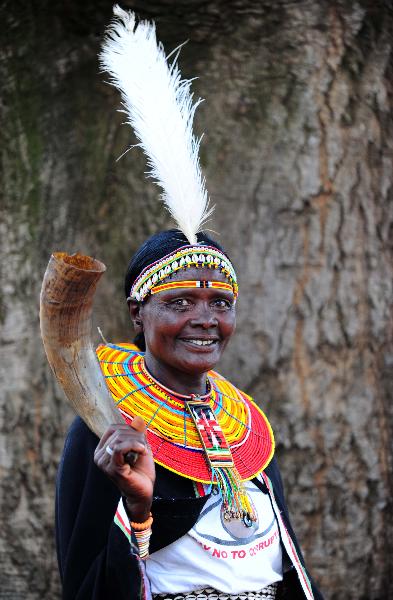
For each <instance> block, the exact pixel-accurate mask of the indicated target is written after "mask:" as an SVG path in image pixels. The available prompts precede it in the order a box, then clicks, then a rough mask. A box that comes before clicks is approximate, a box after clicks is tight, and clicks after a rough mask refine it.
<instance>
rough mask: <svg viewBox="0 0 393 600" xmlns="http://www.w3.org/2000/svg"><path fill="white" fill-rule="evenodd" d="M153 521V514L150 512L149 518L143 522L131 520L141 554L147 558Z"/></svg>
mask: <svg viewBox="0 0 393 600" xmlns="http://www.w3.org/2000/svg"><path fill="white" fill-rule="evenodd" d="M152 523H153V515H152V514H151V513H149V516H148V518H147V519H146V521H143V523H136V522H135V521H130V525H131V527H132V529H133V530H134V533H135V537H136V541H137V542H138V548H139V556H140V557H141V558H147V557H148V556H149V542H150V537H151V533H152V531H151V525H152Z"/></svg>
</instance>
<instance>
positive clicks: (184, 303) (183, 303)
mask: <svg viewBox="0 0 393 600" xmlns="http://www.w3.org/2000/svg"><path fill="white" fill-rule="evenodd" d="M169 304H170V306H172V307H173V308H178V309H179V308H183V309H184V308H189V307H190V306H191V305H192V302H191V301H190V300H187V298H175V299H174V300H171V302H169Z"/></svg>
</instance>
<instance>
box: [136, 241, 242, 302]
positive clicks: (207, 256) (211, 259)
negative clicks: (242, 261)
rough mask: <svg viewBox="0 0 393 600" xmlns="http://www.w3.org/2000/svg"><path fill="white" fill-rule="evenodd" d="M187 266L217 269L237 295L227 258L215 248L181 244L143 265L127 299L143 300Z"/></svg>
mask: <svg viewBox="0 0 393 600" xmlns="http://www.w3.org/2000/svg"><path fill="white" fill-rule="evenodd" d="M187 267H208V268H211V269H219V270H220V271H221V273H223V274H224V275H225V277H226V278H227V279H228V281H229V283H230V285H231V288H232V290H233V295H234V296H235V298H236V297H237V295H238V285H237V279H236V273H235V270H234V268H233V266H232V264H231V262H230V260H229V258H228V257H227V256H225V254H223V253H222V252H220V251H219V250H217V248H213V247H212V246H202V245H197V246H182V247H181V248H178V249H177V250H175V251H174V252H171V253H170V254H167V255H166V256H164V257H163V258H161V259H160V260H157V261H156V262H154V263H152V264H151V265H148V266H147V267H145V268H144V269H143V271H142V272H141V273H140V275H138V277H137V278H136V279H135V281H134V283H133V284H132V287H131V291H130V296H129V299H132V300H137V301H138V302H143V300H145V298H146V297H147V296H148V295H149V294H151V293H155V292H154V291H153V290H154V289H155V288H156V287H157V286H160V285H161V283H162V282H163V281H164V280H165V279H167V278H168V277H170V276H171V275H173V274H174V273H177V271H180V270H181V269H186V268H187ZM179 283H180V282H179ZM188 287H189V286H188ZM195 287H197V286H195Z"/></svg>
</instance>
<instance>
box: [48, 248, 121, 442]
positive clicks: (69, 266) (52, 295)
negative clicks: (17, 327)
mask: <svg viewBox="0 0 393 600" xmlns="http://www.w3.org/2000/svg"><path fill="white" fill-rule="evenodd" d="M105 271H106V267H105V265H104V264H103V263H101V262H100V261H98V260H95V259H93V258H90V257H89V256H83V255H81V254H73V255H68V254H66V253H65V252H56V253H54V254H52V256H51V258H50V260H49V263H48V266H47V269H46V271H45V275H44V280H43V282H42V288H41V297H40V323H41V335H42V340H43V342H44V347H45V352H46V356H47V358H48V361H49V364H50V366H51V368H52V371H53V373H54V374H55V376H56V379H57V381H58V382H59V384H60V386H61V387H62V388H63V390H64V392H65V395H66V396H67V398H68V400H69V402H70V403H71V405H72V406H73V408H74V410H75V411H76V412H77V413H78V414H79V415H80V416H81V417H82V419H83V420H84V421H85V423H86V424H87V425H88V427H89V428H90V429H91V430H92V431H94V433H95V434H96V435H98V436H99V437H101V435H102V434H103V433H104V431H105V429H106V428H107V427H108V425H109V424H111V423H122V422H123V421H122V418H121V416H120V413H119V412H118V411H117V410H116V408H115V406H114V404H113V399H112V397H111V395H110V393H109V391H108V388H107V386H106V383H105V379H104V376H103V375H102V373H101V369H100V366H99V364H98V360H97V357H96V354H95V351H94V348H93V344H92V341H91V328H92V323H91V315H92V309H93V300H94V294H95V291H96V287H97V284H98V281H99V280H100V278H101V276H102V275H103V273H104V272H105Z"/></svg>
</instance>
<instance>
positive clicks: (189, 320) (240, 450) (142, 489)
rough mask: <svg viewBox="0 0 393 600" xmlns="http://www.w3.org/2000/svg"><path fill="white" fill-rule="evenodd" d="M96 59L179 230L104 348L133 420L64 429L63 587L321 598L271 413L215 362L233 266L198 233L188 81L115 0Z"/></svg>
mask: <svg viewBox="0 0 393 600" xmlns="http://www.w3.org/2000/svg"><path fill="white" fill-rule="evenodd" d="M115 14H116V15H117V17H118V20H117V21H116V22H115V23H114V25H113V26H112V28H111V29H110V31H109V36H108V38H107V40H106V42H105V44H104V50H103V53H102V55H101V60H102V64H103V66H104V68H105V69H106V70H108V71H109V73H110V75H111V77H112V81H113V82H114V83H115V85H116V86H118V87H119V88H120V89H121V91H122V95H123V102H124V106H125V107H126V110H127V113H128V120H129V122H130V123H131V124H132V125H133V127H134V129H135V132H136V135H137V137H138V138H139V140H140V145H141V146H142V147H143V149H144V150H145V152H146V153H147V154H148V157H149V164H150V166H151V173H152V175H153V176H154V177H155V178H156V179H157V180H158V182H159V184H160V185H161V186H162V187H163V189H164V201H165V203H166V204H167V206H168V207H169V210H170V212H171V214H172V216H174V218H175V220H176V221H177V223H178V227H179V229H178V230H170V231H165V232H161V233H159V234H156V235H154V236H152V237H151V238H150V239H148V240H147V241H146V242H145V243H144V244H143V245H142V247H141V248H140V249H139V250H138V252H137V253H136V254H135V256H134V257H133V258H132V260H131V262H130V264H129V267H128V271H127V274H126V279H125V292H126V298H127V302H128V306H129V312H130V316H131V320H132V323H133V325H134V328H135V330H136V333H137V336H136V339H135V344H136V345H132V344H129V343H122V344H106V345H102V346H100V347H99V348H98V349H97V356H98V359H99V363H100V367H101V370H102V373H103V375H104V377H105V381H106V383H107V385H108V388H109V390H110V392H111V395H112V398H113V401H114V404H115V406H117V408H118V409H119V411H120V413H121V415H122V417H123V419H124V424H122V425H120V426H119V425H113V426H110V427H109V428H108V429H107V431H106V432H105V433H104V435H103V436H102V437H101V439H100V440H98V438H97V437H96V436H95V435H94V434H92V433H91V432H90V431H89V429H88V428H87V427H86V426H85V425H84V423H83V422H82V421H81V420H80V419H76V421H75V422H74V424H73V425H72V427H71V430H70V433H69V436H68V438H67V441H66V444H65V449H64V453H63V458H62V462H61V465H60V470H59V478H58V486H57V512H56V515H57V516H56V525H57V544H58V557H59V565H60V572H61V578H62V583H63V594H64V596H63V597H64V598H65V599H66V600H76V599H78V600H90V599H91V600H104V599H105V600H108V599H112V598H113V599H116V600H136V599H139V598H146V597H149V596H150V591H151V592H152V593H153V596H155V597H157V598H160V599H164V598H173V597H178V598H179V600H180V599H182V598H190V599H191V598H195V597H198V598H201V599H202V598H211V599H213V598H214V599H217V598H218V597H219V596H220V597H221V596H225V597H226V598H228V597H229V596H230V597H231V598H237V597H240V596H241V597H242V598H254V599H259V598H278V597H284V598H290V599H297V598H306V599H308V600H311V599H312V598H321V596H320V594H319V593H318V591H317V590H316V589H315V587H314V586H313V584H312V583H311V581H310V578H309V575H308V574H307V571H306V569H305V567H304V561H303V558H302V556H301V553H300V550H299V548H298V545H297V542H296V538H295V536H294V533H293V530H292V528H291V525H290V522H289V517H288V511H287V509H286V506H285V501H284V496H283V489H282V484H281V478H280V474H279V471H278V468H277V465H276V462H275V458H274V439H273V434H272V430H271V427H270V425H269V423H268V421H267V419H266V417H265V415H264V414H263V412H262V411H261V410H260V409H259V408H258V407H257V405H256V404H254V402H253V401H252V399H251V398H249V397H248V396H247V395H246V394H244V393H243V392H241V391H239V390H238V389H237V388H236V387H235V386H233V385H232V384H231V383H230V382H229V381H227V380H225V379H224V378H223V377H221V376H220V375H218V374H217V373H215V372H214V370H213V369H214V368H215V366H216V364H217V362H218V361H219V359H220V357H221V355H222V352H223V351H224V349H225V347H226V345H227V343H228V342H229V340H230V338H231V336H232V334H233V332H234V329H235V307H236V298H237V295H238V286H237V280H236V273H235V270H234V268H233V265H232V264H231V261H230V260H229V258H228V256H227V255H226V254H225V252H224V250H223V249H222V248H221V247H220V246H219V245H218V244H217V243H216V242H215V241H214V240H212V239H211V238H210V237H208V236H206V235H204V234H201V233H198V232H200V230H201V225H202V223H203V222H204V220H205V219H206V216H207V215H208V214H209V210H208V206H207V193H206V190H205V189H204V180H203V177H202V175H201V172H200V168H199V160H198V146H199V142H198V141H197V140H195V138H194V137H193V135H192V130H191V125H192V118H193V115H194V111H195V108H196V105H194V106H193V104H192V96H191V94H190V91H189V90H190V85H191V82H190V81H184V80H182V79H181V77H180V72H179V71H178V68H177V66H176V61H175V62H174V64H172V66H169V65H168V63H167V59H166V57H165V54H164V53H163V49H162V46H161V45H160V44H157V42H156V39H155V32H154V25H151V24H149V23H143V22H142V23H139V25H138V26H136V24H135V16H134V15H133V14H132V13H126V12H124V11H122V10H120V9H118V8H115Z"/></svg>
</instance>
